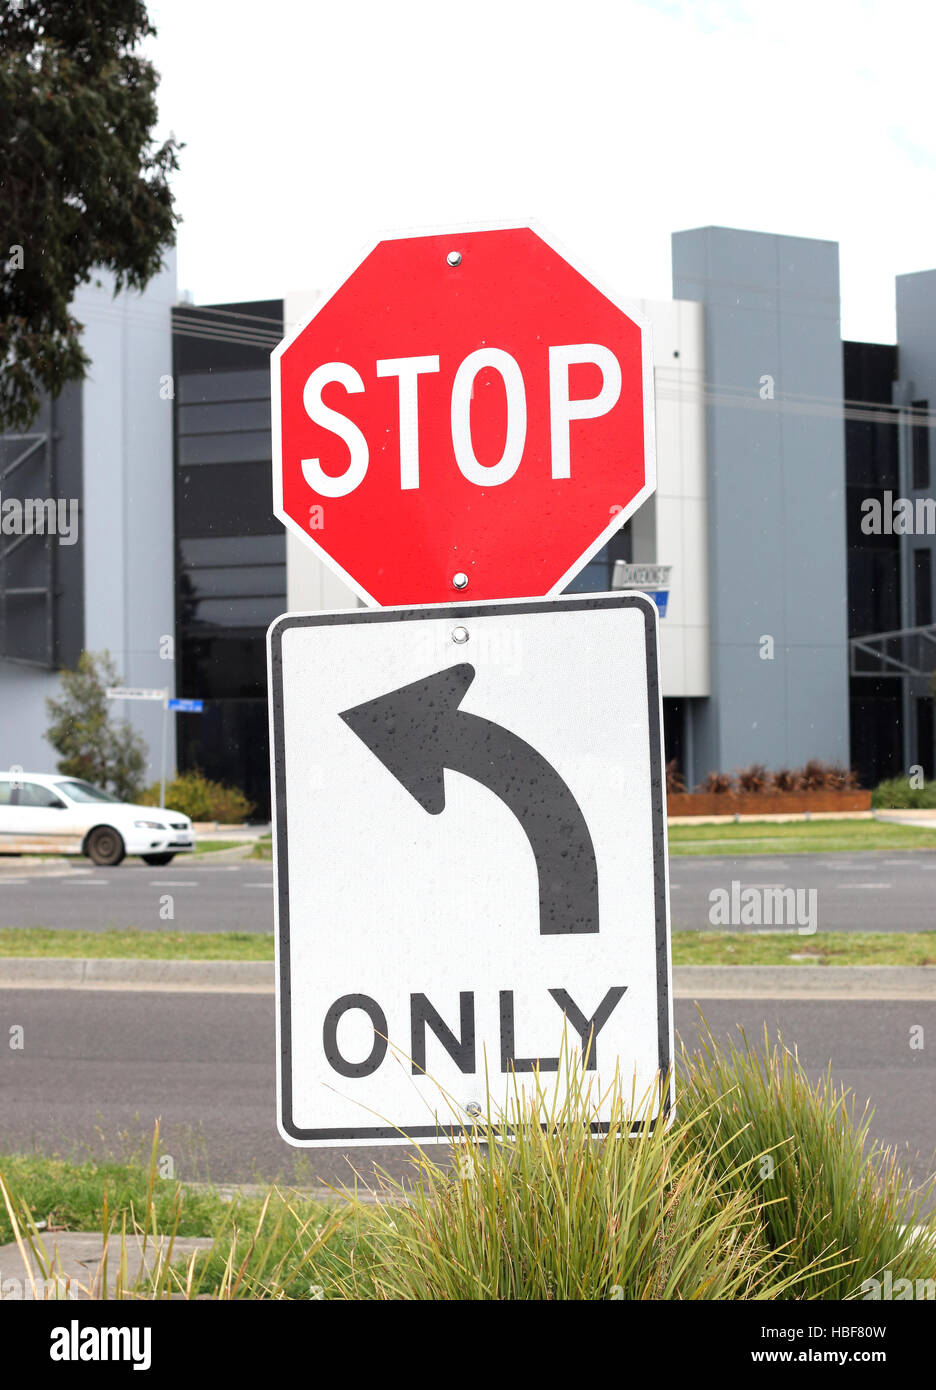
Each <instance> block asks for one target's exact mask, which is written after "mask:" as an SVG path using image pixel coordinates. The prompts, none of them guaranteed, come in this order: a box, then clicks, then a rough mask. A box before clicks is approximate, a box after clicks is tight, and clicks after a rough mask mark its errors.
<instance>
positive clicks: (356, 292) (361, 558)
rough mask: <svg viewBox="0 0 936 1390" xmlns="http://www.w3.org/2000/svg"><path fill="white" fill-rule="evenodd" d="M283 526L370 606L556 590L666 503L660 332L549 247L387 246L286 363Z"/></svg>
mask: <svg viewBox="0 0 936 1390" xmlns="http://www.w3.org/2000/svg"><path fill="white" fill-rule="evenodd" d="M272 428H273V492H274V510H275V512H276V515H277V516H278V517H279V518H280V520H281V521H282V522H283V523H284V525H286V526H287V527H288V528H289V529H290V530H292V531H293V532H295V533H296V534H298V535H300V536H301V537H302V539H303V540H304V541H305V542H306V543H307V544H308V545H310V546H311V547H312V548H313V549H314V550H316V551H317V552H318V554H319V555H320V556H321V558H322V559H323V560H324V561H325V562H326V563H327V564H328V565H329V566H330V567H331V568H332V569H334V570H335V571H337V573H338V574H339V575H340V576H341V577H342V578H343V579H344V580H345V582H346V583H348V584H349V585H350V586H351V587H352V588H353V589H354V590H355V591H356V592H357V593H358V594H359V595H360V597H361V598H363V599H364V601H365V602H366V603H368V604H380V605H387V604H407V603H440V602H446V601H448V600H451V599H453V598H456V597H458V595H459V594H463V595H464V596H465V597H466V598H471V599H474V600H480V599H502V598H527V597H530V596H533V595H544V594H552V593H559V592H561V591H562V589H563V588H564V587H565V586H566V585H567V584H568V583H569V581H570V580H571V579H572V578H573V576H574V575H575V574H576V573H577V571H578V570H579V569H580V568H581V567H582V565H584V564H585V563H586V561H587V560H589V559H590V558H591V556H592V555H594V554H595V553H596V551H598V550H599V549H600V548H601V547H602V546H603V545H604V544H605V543H606V542H607V541H608V540H609V539H610V537H611V536H612V535H613V533H614V532H615V531H616V530H618V529H619V528H620V526H621V525H622V524H623V523H624V521H625V520H626V519H627V517H628V516H630V515H631V514H632V513H633V512H634V511H635V510H636V509H637V508H638V507H639V506H640V505H641V503H642V502H643V501H645V500H646V498H647V497H649V496H650V494H651V493H652V492H653V490H654V487H655V486H656V471H655V453H654V429H653V378H652V368H651V351H650V330H649V326H648V325H647V324H646V323H645V321H644V320H643V318H642V316H641V315H640V313H639V312H638V311H637V310H635V309H633V308H631V307H629V306H628V305H626V304H625V303H624V302H622V301H620V300H618V298H617V297H616V296H615V295H614V294H613V293H612V292H611V291H609V290H607V289H603V288H600V287H599V286H598V285H597V284H596V283H595V282H594V280H593V279H592V278H591V277H589V276H588V275H587V274H586V273H585V272H583V271H582V270H581V269H580V268H578V267H576V265H575V264H574V262H573V261H572V260H571V258H570V257H569V256H568V255H567V254H566V253H564V252H562V253H560V252H559V251H557V250H556V248H555V247H554V246H552V245H551V244H550V243H549V241H548V240H547V239H546V237H545V236H544V234H543V233H542V232H541V231H534V230H533V229H531V228H530V227H502V228H491V229H487V230H481V231H462V232H456V233H452V234H446V235H433V236H418V237H412V236H411V237H400V238H396V239H388V240H383V241H380V242H378V243H377V244H376V245H375V246H374V247H373V248H372V249H371V250H370V251H368V253H367V254H366V255H365V256H364V257H363V259H362V260H361V261H360V262H359V263H358V264H357V265H356V267H355V268H354V269H353V270H352V271H351V273H350V274H349V275H348V276H347V277H346V278H345V279H344V280H343V282H342V283H341V284H340V285H339V286H338V288H337V289H336V290H335V291H334V292H333V293H331V294H330V295H328V296H327V297H326V298H325V300H324V302H323V303H322V304H321V305H320V306H319V308H318V309H317V310H316V311H315V313H314V314H313V316H312V318H311V319H310V320H309V321H308V323H306V324H304V325H302V326H300V327H298V328H297V329H296V331H295V332H293V333H292V334H291V335H290V336H289V337H287V338H286V339H285V340H284V341H283V342H282V343H281V344H280V346H279V347H278V348H277V349H276V350H275V351H274V353H273V356H272Z"/></svg>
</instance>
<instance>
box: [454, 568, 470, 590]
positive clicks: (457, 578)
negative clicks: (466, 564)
mask: <svg viewBox="0 0 936 1390" xmlns="http://www.w3.org/2000/svg"><path fill="white" fill-rule="evenodd" d="M452 583H453V584H454V585H455V588H456V589H467V588H468V576H467V574H465V572H464V570H459V571H458V573H457V574H453V575H452Z"/></svg>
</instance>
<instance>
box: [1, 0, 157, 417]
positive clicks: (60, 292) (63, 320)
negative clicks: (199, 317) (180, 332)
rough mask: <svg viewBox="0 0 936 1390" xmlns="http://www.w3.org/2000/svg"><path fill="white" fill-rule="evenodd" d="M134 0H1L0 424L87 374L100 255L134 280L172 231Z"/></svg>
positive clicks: (136, 283)
mask: <svg viewBox="0 0 936 1390" xmlns="http://www.w3.org/2000/svg"><path fill="white" fill-rule="evenodd" d="M155 32H156V31H155V29H154V28H153V26H152V24H151V23H150V22H149V18H148V16H147V13H146V6H145V5H144V4H143V3H142V0H94V4H93V5H92V4H80V3H76V0H13V3H7V4H5V5H4V6H3V9H2V10H0V430H2V429H10V428H13V429H19V430H26V429H28V428H29V425H30V424H31V422H32V420H33V419H34V417H35V415H36V412H37V410H38V409H39V404H40V395H41V393H42V392H48V393H49V394H51V395H53V396H54V395H56V394H57V393H58V392H59V391H60V390H61V388H62V386H64V384H65V383H66V382H67V381H80V380H82V379H83V377H84V375H85V372H86V370H87V367H88V365H89V358H88V356H87V354H86V353H85V352H84V351H83V350H82V347H81V333H82V324H80V323H79V322H78V320H77V319H75V318H74V316H73V315H72V314H71V312H70V305H71V302H72V299H73V297H74V294H75V291H76V290H77V288H78V287H79V285H82V284H84V283H86V282H87V281H88V280H90V279H91V278H92V275H93V272H94V270H95V269H96V268H105V269H107V270H110V271H112V272H113V273H114V277H115V284H116V290H121V289H125V288H131V289H143V287H144V286H145V285H146V283H147V281H149V280H150V279H151V277H152V276H153V275H154V274H155V273H156V272H157V271H158V270H159V269H160V267H161V265H162V255H163V251H164V249H165V248H166V247H167V246H171V245H173V243H174V241H175V227H176V222H177V220H178V219H177V217H176V214H175V212H174V211H173V206H172V195H171V193H170V191H169V183H168V178H169V174H170V173H171V172H172V171H173V170H175V169H177V168H178V157H177V152H178V150H179V149H181V148H182V147H181V146H180V145H179V144H178V143H177V142H176V141H175V140H174V139H170V140H167V141H165V142H164V143H163V144H162V145H160V146H159V147H158V148H154V145H155V142H154V141H153V139H152V131H153V127H154V125H155V123H156V118H157V107H156V86H157V83H158V80H159V77H158V74H157V72H156V70H155V69H154V67H153V65H152V63H150V62H148V61H146V60H145V59H143V58H141V57H140V56H139V55H138V54H136V53H134V51H133V50H134V49H135V48H136V46H137V45H138V44H139V43H140V41H141V40H142V39H144V38H146V37H148V36H151V35H153V34H155Z"/></svg>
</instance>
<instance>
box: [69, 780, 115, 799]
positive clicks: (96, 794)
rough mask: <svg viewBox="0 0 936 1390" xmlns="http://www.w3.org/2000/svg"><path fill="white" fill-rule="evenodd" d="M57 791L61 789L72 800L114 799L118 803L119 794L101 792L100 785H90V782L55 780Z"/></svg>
mask: <svg viewBox="0 0 936 1390" xmlns="http://www.w3.org/2000/svg"><path fill="white" fill-rule="evenodd" d="M56 786H57V787H58V789H59V791H63V792H64V793H65V795H66V796H68V797H70V798H71V799H72V801H116V802H117V803H118V805H119V804H120V797H119V796H111V794H110V792H102V791H101V789H100V787H92V785H91V783H90V782H78V781H75V782H57V783H56Z"/></svg>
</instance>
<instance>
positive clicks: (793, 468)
mask: <svg viewBox="0 0 936 1390" xmlns="http://www.w3.org/2000/svg"><path fill="white" fill-rule="evenodd" d="M672 255H673V299H672V300H670V301H666V302H659V301H650V300H640V299H637V300H635V301H634V302H635V304H636V306H637V307H639V308H640V309H641V310H642V311H643V313H644V315H645V316H646V317H647V318H648V319H649V320H650V322H651V324H652V328H653V336H654V375H655V389H656V438H657V452H658V481H657V490H656V493H655V495H654V496H653V497H652V498H651V499H650V500H649V501H648V502H647V503H646V504H645V505H644V507H643V508H641V510H640V511H639V512H638V513H637V514H636V515H635V516H634V517H632V518H631V520H630V521H629V522H628V523H627V524H626V526H625V527H624V528H623V529H622V531H621V532H620V533H619V535H617V536H616V537H615V538H614V540H613V541H612V542H611V543H610V544H609V545H608V546H607V547H605V549H604V550H603V551H602V552H600V553H599V554H598V555H597V556H595V557H594V559H593V560H592V561H591V562H589V564H588V565H586V566H585V568H584V569H583V570H582V571H581V573H580V574H579V575H578V576H577V577H576V579H575V580H574V581H573V583H572V584H571V585H570V586H569V587H570V589H571V590H573V591H577V592H585V591H589V590H592V591H601V590H605V589H607V588H609V587H611V583H612V578H613V567H614V562H615V561H616V560H618V559H623V560H625V561H634V562H640V563H644V562H646V563H661V564H668V565H671V566H672V567H673V568H672V580H671V584H670V596H669V603H668V609H667V614H666V617H665V619H663V621H662V624H661V663H662V681H663V699H664V732H665V739H666V745H667V757H668V758H670V759H675V761H676V763H677V765H678V767H679V769H680V771H681V772H682V774H683V776H684V777H685V779H686V781H687V783H688V784H689V785H690V786H692V785H697V784H698V783H699V782H700V781H701V780H702V779H703V778H704V777H705V776H706V774H707V773H709V772H710V771H732V770H733V769H735V768H738V767H742V766H745V765H748V764H751V763H763V764H765V765H766V766H768V767H770V768H779V767H784V766H793V765H800V764H802V763H803V762H805V761H806V760H807V759H809V758H821V759H823V760H826V761H832V762H837V763H840V764H845V765H851V766H852V767H854V768H855V770H856V771H857V772H858V774H859V775H860V777H861V778H862V781H863V783H864V784H865V785H874V784H875V783H876V782H877V781H879V780H881V779H882V778H883V777H885V776H889V775H894V774H897V773H899V772H902V771H907V770H909V769H910V768H911V767H914V766H917V765H919V766H920V767H922V768H923V769H924V771H925V772H926V774H927V775H931V774H932V773H933V771H934V727H933V713H932V711H933V702H932V691H931V687H930V678H931V673H932V670H933V665H934V663H933V659H932V654H933V653H934V652H936V629H934V628H933V622H932V620H933V609H934V603H936V593H934V585H936V574H934V569H936V562H934V559H933V553H932V552H933V546H934V533H936V502H934V501H933V497H932V488H931V477H930V452H931V449H930V439H931V429H932V420H933V416H932V412H931V410H930V403H931V402H932V401H933V400H936V271H927V272H922V273H920V274H917V275H907V276H902V277H900V278H899V279H898V281H897V325H898V343H897V344H896V345H894V344H874V343H852V342H845V343H843V341H842V338H841V329H840V300H839V280H838V247H837V245H836V244H835V243H833V242H826V241H815V240H810V239H806V238H799V237H786V236H774V235H771V234H767V233H755V232H744V231H738V230H735V229H731V228H721V227H704V228H697V229H694V230H691V231H684V232H678V233H676V234H675V235H674V237H673V242H672ZM176 301H177V296H176V293H175V278H174V273H173V271H172V270H171V269H169V270H167V271H166V272H165V273H164V274H163V276H161V277H159V279H158V280H157V281H154V282H153V284H152V285H151V286H150V287H149V288H148V289H147V291H146V293H145V294H144V295H142V296H141V295H122V296H118V297H117V299H116V300H114V299H112V298H111V297H109V296H108V294H107V291H106V288H105V289H104V290H101V291H98V290H94V291H92V290H90V289H89V290H87V291H83V292H82V296H81V297H79V302H78V303H77V304H76V314H77V315H78V317H79V318H80V319H82V321H83V322H85V323H86V325H87V329H86V338H85V342H86V347H87V348H88V350H89V351H90V353H91V356H92V371H91V374H90V376H89V379H88V381H87V382H85V383H84V384H83V386H82V387H80V388H75V389H69V390H67V391H65V392H63V393H62V396H61V397H60V398H59V399H58V400H57V401H56V402H54V403H51V404H48V405H47V406H46V407H45V408H44V412H43V414H42V415H41V416H40V418H39V419H38V420H37V422H36V425H35V427H34V431H33V435H31V436H30V438H29V439H27V440H22V439H16V438H13V437H9V436H8V437H6V438H4V439H3V440H0V451H2V452H0V508H2V498H3V497H6V496H8V495H13V493H14V492H16V495H17V496H21V497H25V496H27V495H34V496H38V497H46V496H48V497H62V496H64V495H65V494H67V495H68V496H69V497H71V496H74V497H75V498H76V499H77V505H78V508H79V519H80V526H79V529H78V535H77V537H76V538H75V540H74V541H73V542H71V543H69V544H67V545H60V544H58V540H60V539H61V538H60V537H59V538H56V540H55V542H54V543H51V541H52V538H50V537H49V536H48V535H45V536H40V535H36V536H32V537H28V538H24V539H22V540H18V539H17V538H16V537H13V538H12V540H13V541H14V542H15V544H11V537H9V536H4V535H3V534H2V533H0V709H2V718H0V763H3V764H4V765H12V764H20V765H22V766H24V767H30V768H35V769H36V770H41V769H44V768H48V767H50V766H51V765H52V761H53V759H52V755H51V750H49V749H48V747H47V745H45V744H44V742H43V739H42V730H43V728H44V722H45V715H44V704H43V697H44V696H45V695H47V694H49V693H52V692H53V691H54V690H55V689H56V687H57V681H58V677H57V674H56V672H57V671H58V670H59V669H61V668H62V667H67V666H71V665H73V664H74V662H75V660H76V659H77V655H78V654H79V653H80V651H81V650H82V649H83V648H87V649H90V650H100V649H103V648H107V649H109V650H110V651H111V653H112V654H113V655H114V657H115V659H116V661H117V664H118V665H119V667H120V669H121V673H122V675H123V677H124V679H125V680H126V681H127V682H128V683H131V684H135V685H148V686H164V687H166V688H169V689H171V690H172V691H173V693H177V694H179V695H183V696H186V697H194V698H198V699H202V700H204V702H205V712H204V714H202V715H180V716H178V717H177V718H176V720H175V727H174V729H173V731H172V732H173V743H172V744H171V747H170V762H172V761H173V760H176V756H177V762H178V765H179V766H180V767H182V768H194V767H199V768H201V769H202V770H203V771H204V772H205V773H206V774H207V775H209V776H211V777H216V778H219V779H221V780H224V781H227V782H231V783H234V784H236V785H238V786H240V787H241V788H242V789H243V790H244V791H245V792H246V793H247V795H248V796H249V797H250V799H251V800H252V801H253V802H254V803H255V805H256V807H257V812H256V814H257V815H258V816H260V817H263V816H266V815H268V814H269V763H268V759H269V743H268V733H267V691H266V661H265V632H266V628H267V626H268V624H269V623H270V622H271V621H272V619H273V618H275V617H276V616H277V615H278V614H279V613H281V612H283V611H284V610H286V609H287V608H289V609H291V610H294V611H295V610H314V609H327V608H342V607H348V606H354V605H355V604H356V603H357V602H358V600H357V599H356V598H355V596H354V595H353V594H352V593H351V592H350V591H349V590H348V589H347V588H346V587H345V585H344V584H343V583H342V582H341V580H340V579H338V578H337V577H336V576H335V575H333V574H332V573H331V571H329V570H328V569H327V568H326V567H325V566H324V565H323V564H322V562H321V561H320V560H319V559H318V557H317V556H316V555H315V554H313V553H312V552H311V551H310V550H309V549H308V548H307V547H304V546H303V545H302V544H301V542H300V541H299V540H297V539H296V538H294V537H293V536H291V535H289V536H287V535H285V534H284V532H283V529H282V527H281V526H280V525H279V523H278V522H277V521H276V519H275V518H274V516H273V513H272V491H271V454H270V383H269V354H270V351H271V349H272V347H273V346H275V344H276V343H277V342H278V341H279V339H280V338H281V336H282V335H283V332H284V331H285V329H286V328H287V327H288V326H290V325H292V324H295V323H298V322H302V321H303V320H304V319H305V318H307V317H308V316H309V314H310V312H311V311H312V309H313V308H314V306H315V302H316V295H315V294H314V293H312V292H305V293H291V294H287V295H286V296H285V297H284V299H283V300H271V301H263V302H255V303H231V304H219V305H208V306H198V307H196V306H194V305H189V304H179V303H177V302H176ZM167 383H168V386H167ZM26 449H31V450H32V452H31V453H30V454H29V457H28V458H26V459H25V460H21V461H20V462H18V463H17V462H16V460H17V459H18V458H19V454H21V453H22V452H23V451H24V450H26ZM17 451H19V452H17ZM14 465H15V466H14ZM43 489H44V490H43ZM17 490H18V491H17ZM901 498H902V499H906V500H907V503H908V506H909V507H910V508H911V510H913V509H914V508H916V511H914V516H917V512H919V517H922V522H923V524H922V529H921V526H920V525H915V526H913V527H911V528H910V529H907V527H906V526H905V525H903V526H902V525H900V524H899V523H895V524H888V522H887V518H888V517H889V516H890V514H891V512H893V511H894V505H895V499H896V500H897V501H899V499H901ZM918 503H920V504H927V505H929V506H930V507H931V509H932V512H933V514H934V515H933V517H932V525H928V524H926V523H927V515H928V514H927V512H926V508H925V506H924V507H922V509H921V508H920V507H917V504H918ZM872 504H876V506H877V509H878V512H879V513H880V514H881V516H883V517H884V518H885V519H884V520H883V521H881V523H880V525H878V526H875V525H873V524H869V510H873V505H872ZM918 519H919V518H918ZM870 520H871V521H872V522H873V520H874V518H873V517H871V518H870ZM0 527H2V511H0ZM167 634H168V635H171V638H172V642H171V644H170V647H171V650H170V651H169V658H170V659H169V660H168V661H167V659H166V646H165V641H164V640H163V639H165V637H166V635H167ZM161 644H162V645H161ZM173 657H174V660H173V659H172V658H173ZM122 712H123V713H124V714H126V715H128V716H129V717H131V718H132V719H133V720H134V722H136V723H137V724H138V726H139V727H140V728H141V730H142V731H143V733H144V735H145V737H146V738H147V740H148V742H149V744H150V747H151V749H152V750H155V749H156V748H157V746H158V729H157V723H158V719H159V712H158V710H156V709H148V708H140V707H137V708H134V709H131V708H129V707H128V708H127V709H126V710H124V711H122ZM176 740H177V746H178V752H177V755H176Z"/></svg>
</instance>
